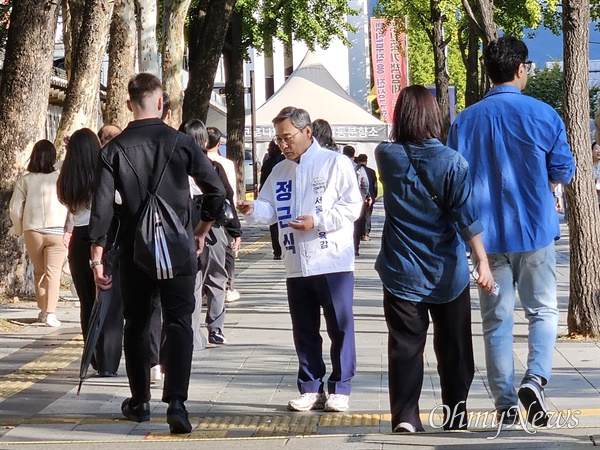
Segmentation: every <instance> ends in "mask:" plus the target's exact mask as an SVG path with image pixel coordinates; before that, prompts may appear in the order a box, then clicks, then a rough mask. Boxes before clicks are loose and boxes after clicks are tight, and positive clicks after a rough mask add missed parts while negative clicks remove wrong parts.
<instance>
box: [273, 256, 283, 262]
mask: <svg viewBox="0 0 600 450" xmlns="http://www.w3.org/2000/svg"><path fill="white" fill-rule="evenodd" d="M273 259H274V260H275V261H281V259H282V258H281V255H275V256H273Z"/></svg>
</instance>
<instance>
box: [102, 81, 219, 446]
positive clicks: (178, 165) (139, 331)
mask: <svg viewBox="0 0 600 450" xmlns="http://www.w3.org/2000/svg"><path fill="white" fill-rule="evenodd" d="M128 92H129V100H127V106H128V108H129V109H130V110H131V111H132V112H133V117H134V120H133V121H132V122H130V123H129V125H128V126H127V127H126V128H125V129H124V130H123V132H122V133H121V134H120V135H119V136H117V137H116V138H114V139H113V140H112V141H110V142H109V143H108V144H107V145H106V147H105V148H104V149H103V151H102V153H101V162H100V164H99V168H98V171H97V176H96V180H97V182H96V188H95V192H94V198H93V202H92V213H91V217H90V238H91V241H92V259H91V262H90V264H91V265H92V266H93V270H94V280H95V282H96V286H97V287H98V288H99V289H101V290H105V289H109V288H110V287H111V286H112V281H113V279H112V277H111V276H110V275H108V274H107V272H106V267H105V266H104V247H105V244H106V235H107V233H108V230H109V228H110V224H111V220H112V218H113V215H114V214H113V204H114V195H115V189H118V190H119V192H120V194H121V197H122V201H123V203H122V206H121V229H122V230H123V231H122V237H121V239H120V245H121V249H120V256H119V275H120V281H121V283H120V284H121V296H122V301H123V315H124V317H125V332H124V351H125V362H126V368H127V376H128V379H129V387H130V390H131V397H129V398H127V399H125V401H124V402H123V404H122V405H121V411H122V413H123V415H124V416H125V417H126V418H128V419H129V420H132V421H135V422H145V421H148V420H150V332H149V330H150V326H149V320H150V316H151V309H152V301H151V298H152V292H153V291H154V289H155V288H156V287H158V289H159V290H160V296H161V306H162V314H163V330H164V334H165V335H164V339H163V340H162V345H161V349H160V354H161V355H164V357H161V359H162V360H163V363H164V375H165V378H164V385H163V394H162V401H163V402H165V403H168V405H169V406H168V408H167V423H168V424H169V428H170V430H171V433H175V434H179V433H189V432H190V431H191V430H192V426H191V423H190V421H189V418H188V412H187V410H186V408H185V405H184V402H185V401H186V400H187V395H188V386H189V380H190V373H191V363H192V349H193V333H192V327H191V315H192V312H193V310H194V304H195V302H194V281H195V275H196V272H197V263H196V259H195V258H189V259H188V260H187V261H188V262H187V263H185V264H181V265H180V266H181V267H180V269H181V270H180V271H179V272H178V273H177V274H176V275H175V276H174V277H173V278H166V279H156V278H153V277H151V276H150V275H149V274H148V273H147V272H145V271H143V270H142V269H141V268H140V266H138V264H136V262H134V245H133V243H134V242H135V235H136V230H137V228H138V227H137V224H138V219H139V217H140V214H141V212H142V211H141V207H142V205H144V204H146V200H147V199H148V197H149V194H148V189H150V190H151V191H152V190H154V189H155V188H156V186H157V185H158V186H159V187H158V189H157V191H156V194H157V195H160V197H161V198H162V200H164V202H166V203H167V204H168V205H169V207H170V208H171V209H172V210H173V212H174V213H175V214H176V215H177V216H178V218H179V220H180V221H181V224H182V225H183V226H184V228H185V229H186V231H187V233H188V235H189V239H190V242H195V246H196V248H195V250H196V254H200V253H202V251H203V249H204V240H205V237H206V235H207V234H208V231H209V230H210V227H211V224H212V222H213V221H214V219H215V218H216V217H217V216H218V214H219V213H220V211H221V210H222V208H223V201H224V199H225V189H224V187H223V184H222V183H221V181H220V180H219V178H218V176H217V174H216V172H215V171H214V169H213V167H212V164H211V163H210V161H209V160H208V158H207V157H206V156H205V155H204V154H203V153H202V152H201V151H200V150H199V149H198V147H197V144H196V143H194V142H193V140H192V138H191V137H189V136H186V135H184V134H181V133H179V135H178V132H177V131H176V130H174V129H173V128H171V127H169V126H168V125H166V124H165V123H163V122H162V120H161V119H160V117H161V114H162V108H163V92H162V86H161V82H160V80H159V79H158V78H157V77H156V76H154V75H152V74H149V73H140V74H137V75H135V76H134V77H133V78H132V79H131V80H130V81H129V84H128ZM170 155H171V156H172V157H171V156H170ZM184 173H186V174H188V175H190V176H191V177H192V178H193V179H194V181H196V183H197V184H198V185H199V186H200V187H201V189H202V191H203V193H204V201H203V203H202V211H201V218H202V220H201V221H200V223H199V224H198V225H197V226H196V228H195V230H192V224H191V220H190V218H191V215H190V209H189V208H190V194H189V183H188V181H187V180H188V179H187V177H185V176H183V177H182V176H181V175H182V174H184ZM161 174H162V175H161ZM161 177H162V178H161ZM142 183H143V184H144V185H145V186H147V188H146V189H144V188H143V186H141V184H142ZM175 262H177V261H175ZM182 263H184V261H182Z"/></svg>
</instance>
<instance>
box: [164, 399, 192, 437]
mask: <svg viewBox="0 0 600 450" xmlns="http://www.w3.org/2000/svg"><path fill="white" fill-rule="evenodd" d="M167 423H168V424H169V429H170V430H171V434H185V433H190V432H191V431H192V424H191V423H190V421H189V419H188V412H187V411H186V409H185V405H184V404H183V402H182V401H181V400H171V401H170V402H169V407H168V408H167Z"/></svg>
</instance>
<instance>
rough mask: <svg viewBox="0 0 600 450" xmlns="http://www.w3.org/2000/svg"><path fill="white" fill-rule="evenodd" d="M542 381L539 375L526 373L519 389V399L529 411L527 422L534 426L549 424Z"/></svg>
mask: <svg viewBox="0 0 600 450" xmlns="http://www.w3.org/2000/svg"><path fill="white" fill-rule="evenodd" d="M542 383H543V381H542V380H541V378H540V377H538V376H537V375H525V377H524V378H523V381H521V387H520V389H519V400H520V401H521V404H522V405H523V408H525V411H526V412H527V422H529V423H530V424H531V425H533V426H534V427H545V426H547V425H548V420H549V418H550V415H549V414H548V408H547V407H546V402H545V399H544V388H543V387H542Z"/></svg>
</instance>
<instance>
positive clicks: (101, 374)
mask: <svg viewBox="0 0 600 450" xmlns="http://www.w3.org/2000/svg"><path fill="white" fill-rule="evenodd" d="M117 375H118V374H117V372H113V371H112V370H99V371H98V376H99V377H100V378H109V377H116V376H117Z"/></svg>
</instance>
